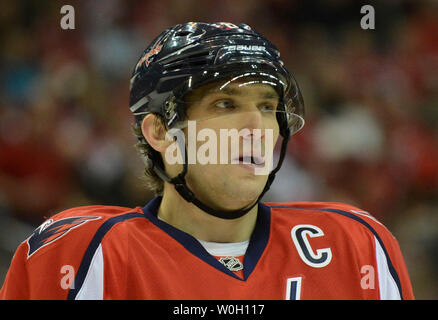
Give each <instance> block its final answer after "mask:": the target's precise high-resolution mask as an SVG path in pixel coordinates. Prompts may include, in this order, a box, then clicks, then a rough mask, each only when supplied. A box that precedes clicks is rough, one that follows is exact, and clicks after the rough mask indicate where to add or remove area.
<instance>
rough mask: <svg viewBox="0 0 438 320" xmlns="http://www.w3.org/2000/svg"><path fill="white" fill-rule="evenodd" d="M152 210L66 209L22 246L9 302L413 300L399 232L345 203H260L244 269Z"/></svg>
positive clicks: (5, 291)
mask: <svg viewBox="0 0 438 320" xmlns="http://www.w3.org/2000/svg"><path fill="white" fill-rule="evenodd" d="M160 203H161V198H160V197H158V198H155V199H153V200H152V201H151V202H150V203H149V204H148V205H147V206H145V207H144V208H141V207H137V208H134V209H129V208H123V207H114V206H86V207H78V208H73V209H70V210H66V211H63V212H61V213H59V214H57V215H55V216H53V217H52V218H50V219H49V220H47V221H46V222H44V223H43V224H42V225H41V226H40V227H38V228H37V229H36V230H35V231H34V232H33V233H32V235H30V237H29V238H28V239H26V240H25V241H24V242H23V243H22V244H21V245H20V246H19V247H18V249H17V251H16V253H15V255H14V258H13V260H12V263H11V266H10V268H9V271H8V273H7V276H6V279H5V282H4V284H3V287H2V289H1V291H0V298H1V299H175V300H176V299H178V300H183V299H197V300H199V299H218V300H224V299H225V300H229V299H245V300H249V299H258V300H259V299H260V300H261V299H266V300H269V299H277V300H279V299H413V298H414V296H413V291H412V287H411V283H410V280H409V276H408V273H407V270H406V266H405V263H404V261H403V258H402V254H401V252H400V248H399V246H398V243H397V241H396V239H395V238H394V237H393V236H392V235H391V233H390V232H389V231H388V230H387V229H386V228H385V227H384V226H383V225H382V224H380V223H379V222H378V221H376V220H375V219H374V218H373V217H371V216H370V215H369V214H367V213H366V212H363V211H361V210H359V209H357V208H355V207H352V206H348V205H345V204H340V203H326V202H295V203H265V204H262V203H260V204H259V205H258V217H257V223H256V227H255V229H254V232H253V234H252V237H251V239H250V241H249V245H248V248H247V250H246V253H245V255H244V257H243V270H241V271H240V275H241V276H239V273H235V272H232V271H230V270H229V269H227V268H226V267H225V266H224V265H223V264H222V263H220V262H219V261H218V260H217V258H215V257H213V256H212V255H210V254H209V253H208V252H207V251H206V250H205V249H204V247H203V246H202V245H201V244H200V242H199V241H198V240H196V239H195V238H193V237H192V236H190V235H189V234H187V233H185V232H182V231H180V230H178V229H175V228H174V227H172V226H171V225H169V224H167V223H166V222H164V221H162V220H160V219H158V218H157V212H158V208H159V205H160Z"/></svg>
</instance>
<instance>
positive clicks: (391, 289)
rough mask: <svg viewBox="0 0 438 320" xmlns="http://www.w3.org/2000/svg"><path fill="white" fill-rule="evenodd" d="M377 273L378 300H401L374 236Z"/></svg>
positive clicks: (383, 254)
mask: <svg viewBox="0 0 438 320" xmlns="http://www.w3.org/2000/svg"><path fill="white" fill-rule="evenodd" d="M374 241H375V243H376V259H377V274H378V278H379V292H380V300H401V297H400V293H399V291H398V287H397V284H396V282H395V280H394V278H393V277H392V275H391V272H389V267H388V261H387V260H386V256H385V253H384V251H383V249H382V246H381V245H380V243H379V241H378V240H377V238H376V237H374Z"/></svg>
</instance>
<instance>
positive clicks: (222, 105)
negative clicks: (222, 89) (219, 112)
mask: <svg viewBox="0 0 438 320" xmlns="http://www.w3.org/2000/svg"><path fill="white" fill-rule="evenodd" d="M214 106H215V107H217V108H219V109H234V108H235V106H234V103H233V102H232V101H230V100H221V101H217V102H215V103H214Z"/></svg>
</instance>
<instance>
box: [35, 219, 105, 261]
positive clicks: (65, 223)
mask: <svg viewBox="0 0 438 320" xmlns="http://www.w3.org/2000/svg"><path fill="white" fill-rule="evenodd" d="M97 219H100V217H70V218H64V219H60V220H57V221H53V219H49V220H47V221H45V222H44V223H43V224H41V225H40V226H39V227H38V228H36V229H35V231H34V232H33V233H32V234H31V236H30V237H29V238H28V239H27V244H28V247H29V251H28V252H27V258H28V259H29V258H30V256H31V255H33V254H34V253H35V252H37V251H38V250H39V249H41V248H43V247H45V246H47V245H48V244H50V243H52V242H54V241H56V240H58V239H60V238H62V237H63V236H65V235H66V234H67V233H68V232H70V231H71V230H73V229H75V228H77V227H79V226H81V225H83V224H84V223H86V222H88V221H91V220H97Z"/></svg>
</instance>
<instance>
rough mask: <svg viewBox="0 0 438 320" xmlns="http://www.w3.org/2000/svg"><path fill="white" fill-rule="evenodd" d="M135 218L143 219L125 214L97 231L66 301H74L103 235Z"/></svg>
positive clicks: (111, 219) (138, 215) (133, 214)
mask: <svg viewBox="0 0 438 320" xmlns="http://www.w3.org/2000/svg"><path fill="white" fill-rule="evenodd" d="M137 217H144V216H143V215H142V214H141V213H138V212H131V213H126V214H123V215H120V216H117V217H114V218H110V219H108V220H107V221H105V222H104V223H103V224H102V225H101V226H100V227H99V229H98V230H97V232H96V233H95V234H94V237H93V239H92V240H91V242H90V244H89V245H88V248H87V250H86V251H85V254H84V257H83V258H82V261H81V264H80V266H79V269H78V273H77V274H76V277H75V285H74V289H70V290H69V292H68V296H67V299H68V300H74V299H75V298H76V296H77V294H78V293H79V290H81V288H82V285H83V284H84V281H85V277H86V275H87V273H88V269H89V268H90V264H91V260H92V258H93V256H94V253H95V252H96V250H97V248H98V247H99V244H100V243H101V241H102V239H103V237H104V236H105V234H106V233H107V232H108V231H109V230H110V229H111V228H112V227H113V226H114V225H115V224H116V223H119V222H122V221H126V220H128V219H132V218H137Z"/></svg>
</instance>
